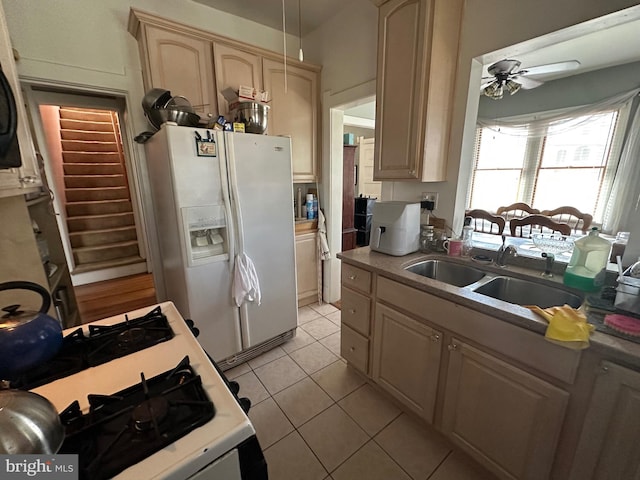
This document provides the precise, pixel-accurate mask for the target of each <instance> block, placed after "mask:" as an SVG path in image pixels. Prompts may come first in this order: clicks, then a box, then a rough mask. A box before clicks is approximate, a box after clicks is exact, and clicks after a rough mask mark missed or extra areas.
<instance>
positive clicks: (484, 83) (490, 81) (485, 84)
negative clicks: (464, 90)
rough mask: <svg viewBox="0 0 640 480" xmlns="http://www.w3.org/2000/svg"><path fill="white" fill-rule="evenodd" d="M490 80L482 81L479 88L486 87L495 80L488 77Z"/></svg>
mask: <svg viewBox="0 0 640 480" xmlns="http://www.w3.org/2000/svg"><path fill="white" fill-rule="evenodd" d="M489 78H490V79H491V80H489V81H486V82H482V85H480V90H484V89H485V88H487V87H488V86H489V85H491V84H492V83H493V82H495V81H496V79H495V78H493V77H489Z"/></svg>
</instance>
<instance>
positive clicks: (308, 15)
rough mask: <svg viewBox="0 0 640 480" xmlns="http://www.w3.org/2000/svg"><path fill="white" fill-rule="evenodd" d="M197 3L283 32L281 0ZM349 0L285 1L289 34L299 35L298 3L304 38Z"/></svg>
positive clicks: (215, 0)
mask: <svg viewBox="0 0 640 480" xmlns="http://www.w3.org/2000/svg"><path fill="white" fill-rule="evenodd" d="M194 1H195V2H197V3H201V4H202V5H206V6H208V7H212V8H215V9H216V10H222V11H223V12H227V13H230V14H232V15H236V16H238V17H242V18H246V19H248V20H252V21H254V22H256V23H260V24H262V25H266V26H268V27H271V28H275V29H276V30H282V0H194ZM349 1H350V0H284V3H285V11H286V16H285V25H286V29H287V32H289V33H291V34H292V35H298V23H299V22H298V4H299V5H300V18H301V19H302V22H301V23H302V35H303V36H304V35H307V34H308V33H310V32H312V31H314V30H315V29H316V28H318V27H319V26H320V25H322V24H323V23H324V22H326V21H327V20H329V19H330V18H331V17H333V16H334V15H336V14H337V13H339V12H340V11H341V10H342V9H343V8H345V7H346V6H347V5H348V3H349Z"/></svg>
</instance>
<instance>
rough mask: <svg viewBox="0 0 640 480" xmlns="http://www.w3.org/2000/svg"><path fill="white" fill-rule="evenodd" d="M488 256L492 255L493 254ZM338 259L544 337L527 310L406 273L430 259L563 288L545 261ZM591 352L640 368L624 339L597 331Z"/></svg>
mask: <svg viewBox="0 0 640 480" xmlns="http://www.w3.org/2000/svg"><path fill="white" fill-rule="evenodd" d="M472 253H473V254H475V253H476V250H475V249H474V252H472ZM488 253H489V254H490V252H488ZM538 255H539V253H538ZM338 258H340V259H341V260H342V261H343V262H346V263H348V264H350V265H354V266H356V267H361V268H364V269H366V270H370V271H373V272H375V273H378V274H380V275H383V276H384V277H387V278H390V279H392V280H396V281H398V282H400V283H403V284H405V285H408V286H410V287H413V288H416V289H418V290H422V291H424V292H427V293H430V294H433V295H436V296H438V297H440V298H443V299H445V300H449V301H451V302H454V303H457V304H459V305H462V306H465V307H468V308H471V309H473V310H475V311H477V312H481V313H484V314H487V315H490V316H492V317H494V318H497V319H500V320H503V321H506V322H509V323H511V324H514V325H517V326H520V327H522V328H526V329H528V330H531V331H534V332H537V333H540V334H542V335H544V333H545V330H546V328H547V322H546V321H544V320H543V319H541V318H540V317H539V316H538V315H536V314H534V313H533V312H532V311H530V310H529V309H527V308H525V307H522V306H519V305H515V304H511V303H507V302H503V301H501V300H497V299H494V298H491V297H488V296H485V295H482V294H479V293H475V292H472V291H471V290H469V289H465V288H463V287H462V288H461V287H456V286H454V285H449V284H446V283H443V282H440V281H437V280H433V279H430V278H427V277H423V276H421V275H418V274H415V273H411V272H409V271H407V270H405V268H406V267H407V266H409V265H412V264H414V263H416V262H420V261H423V260H426V259H429V258H446V259H447V260H450V261H454V262H459V263H464V264H468V265H470V266H473V267H476V268H480V269H482V270H486V271H488V272H489V273H492V274H498V275H509V276H513V277H518V278H523V279H528V280H535V281H538V282H542V283H546V284H549V282H553V283H556V284H558V286H561V285H562V275H561V274H556V276H555V278H552V279H543V278H541V277H540V273H541V272H542V271H543V270H544V267H543V266H540V267H538V265H539V264H540V265H544V261H543V260H538V259H533V258H529V259H520V258H519V257H518V260H519V261H518V262H516V261H514V260H515V259H509V262H512V263H513V264H511V263H508V264H507V267H504V268H501V267H498V266H496V265H494V264H484V263H479V262H475V261H473V260H471V258H468V257H448V256H446V255H444V254H438V253H429V254H426V253H419V252H417V253H412V254H409V255H405V256H402V257H394V256H391V255H385V254H383V253H379V252H374V251H371V250H370V248H369V247H362V248H357V249H354V250H349V251H347V252H341V253H339V254H338ZM518 263H520V264H525V265H526V266H520V265H518ZM532 267H533V268H532ZM554 272H555V270H554ZM564 288H566V287H564ZM590 315H592V314H590ZM589 348H592V349H594V351H598V352H599V353H600V354H601V355H604V356H607V357H608V358H610V359H612V360H617V361H620V362H623V363H626V364H628V365H630V366H632V367H636V368H640V343H634V342H632V341H629V340H625V339H624V338H619V337H616V336H613V335H608V334H606V333H602V332H598V331H594V332H593V333H592V334H591V337H590V347H589Z"/></svg>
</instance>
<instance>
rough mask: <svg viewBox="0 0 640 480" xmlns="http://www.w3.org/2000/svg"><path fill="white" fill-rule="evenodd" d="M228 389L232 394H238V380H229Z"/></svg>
mask: <svg viewBox="0 0 640 480" xmlns="http://www.w3.org/2000/svg"><path fill="white" fill-rule="evenodd" d="M229 390H231V391H232V392H233V394H234V395H238V392H239V391H240V385H239V384H238V382H234V381H233V380H231V381H229Z"/></svg>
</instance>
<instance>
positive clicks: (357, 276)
mask: <svg viewBox="0 0 640 480" xmlns="http://www.w3.org/2000/svg"><path fill="white" fill-rule="evenodd" d="M342 285H344V286H346V287H349V288H353V289H354V290H359V291H360V292H364V293H371V272H367V271H366V270H363V269H361V268H358V267H354V266H353V265H349V264H346V263H343V264H342Z"/></svg>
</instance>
